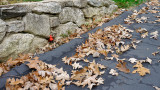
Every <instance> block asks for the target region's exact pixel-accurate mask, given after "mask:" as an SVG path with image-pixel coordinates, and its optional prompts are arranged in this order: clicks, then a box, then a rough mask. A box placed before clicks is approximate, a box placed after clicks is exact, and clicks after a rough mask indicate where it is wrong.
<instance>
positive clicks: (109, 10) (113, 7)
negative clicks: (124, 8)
mask: <svg viewBox="0 0 160 90" xmlns="http://www.w3.org/2000/svg"><path fill="white" fill-rule="evenodd" d="M117 8H118V6H117V5H114V4H112V5H110V6H109V8H108V14H111V13H112V12H113V10H116V9H117Z"/></svg>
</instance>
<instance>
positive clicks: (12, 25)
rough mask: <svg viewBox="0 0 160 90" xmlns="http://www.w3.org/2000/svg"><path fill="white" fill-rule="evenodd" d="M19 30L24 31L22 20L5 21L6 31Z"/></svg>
mask: <svg viewBox="0 0 160 90" xmlns="http://www.w3.org/2000/svg"><path fill="white" fill-rule="evenodd" d="M21 31H24V22H23V21H10V22H7V32H21Z"/></svg>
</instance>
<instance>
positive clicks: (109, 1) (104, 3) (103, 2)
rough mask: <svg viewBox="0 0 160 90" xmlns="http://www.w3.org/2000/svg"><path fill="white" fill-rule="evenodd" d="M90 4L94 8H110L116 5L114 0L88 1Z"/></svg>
mask: <svg viewBox="0 0 160 90" xmlns="http://www.w3.org/2000/svg"><path fill="white" fill-rule="evenodd" d="M88 4H89V5H91V6H93V7H101V6H106V7H108V6H109V5H111V4H115V2H114V1H112V0H88Z"/></svg>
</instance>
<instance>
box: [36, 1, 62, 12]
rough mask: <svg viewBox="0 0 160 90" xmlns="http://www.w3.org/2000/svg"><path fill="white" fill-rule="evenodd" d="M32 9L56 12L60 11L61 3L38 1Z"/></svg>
mask: <svg viewBox="0 0 160 90" xmlns="http://www.w3.org/2000/svg"><path fill="white" fill-rule="evenodd" d="M33 11H35V12H40V13H50V14H58V13H60V12H61V5H60V4H59V3H56V2H43V3H38V4H37V6H36V7H35V8H33Z"/></svg>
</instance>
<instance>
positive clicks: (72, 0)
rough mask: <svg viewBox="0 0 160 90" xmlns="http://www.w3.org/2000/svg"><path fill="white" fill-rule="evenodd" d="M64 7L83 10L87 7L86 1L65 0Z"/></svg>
mask: <svg viewBox="0 0 160 90" xmlns="http://www.w3.org/2000/svg"><path fill="white" fill-rule="evenodd" d="M65 2H66V3H65V6H70V7H78V8H84V7H86V6H87V0H67V1H65Z"/></svg>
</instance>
